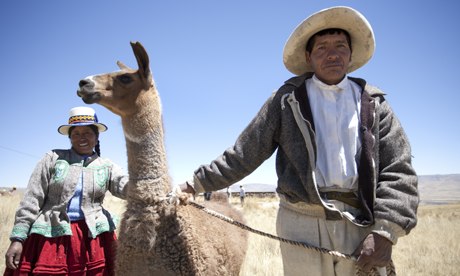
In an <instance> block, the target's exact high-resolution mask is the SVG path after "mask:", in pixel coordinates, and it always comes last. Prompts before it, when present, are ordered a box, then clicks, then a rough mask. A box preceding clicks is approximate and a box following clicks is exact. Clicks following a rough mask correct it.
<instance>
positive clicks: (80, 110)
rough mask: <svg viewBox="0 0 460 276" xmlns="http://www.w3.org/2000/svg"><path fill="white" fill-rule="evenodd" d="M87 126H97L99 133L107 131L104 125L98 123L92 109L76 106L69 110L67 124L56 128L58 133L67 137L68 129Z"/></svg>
mask: <svg viewBox="0 0 460 276" xmlns="http://www.w3.org/2000/svg"><path fill="white" fill-rule="evenodd" d="M89 125H95V126H97V129H98V130H99V132H104V131H106V130H107V126H106V125H104V124H101V123H99V122H98V120H97V116H96V112H95V111H94V109H92V108H91V107H86V106H78V107H74V108H72V109H71V110H70V112H69V124H67V125H62V126H60V127H59V128H58V132H59V133H60V134H62V135H69V129H70V128H71V127H74V126H89Z"/></svg>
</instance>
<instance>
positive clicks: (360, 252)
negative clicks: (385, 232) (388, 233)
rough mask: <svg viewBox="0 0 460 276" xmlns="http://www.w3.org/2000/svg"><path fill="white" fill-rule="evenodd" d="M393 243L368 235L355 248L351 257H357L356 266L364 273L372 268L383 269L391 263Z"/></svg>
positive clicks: (374, 235) (381, 237)
mask: <svg viewBox="0 0 460 276" xmlns="http://www.w3.org/2000/svg"><path fill="white" fill-rule="evenodd" d="M392 249H393V243H392V242H391V241H390V240H388V239H387V238H385V237H383V236H380V235H379V234H376V233H370V234H369V235H368V236H367V237H366V238H365V239H364V240H363V241H362V242H361V244H360V245H359V246H358V248H356V250H355V252H354V253H353V255H355V256H358V261H357V264H358V266H360V267H361V268H362V269H363V271H364V272H369V271H371V269H372V268H373V267H376V266H377V267H382V266H383V267H384V266H386V265H387V264H388V263H389V262H390V261H391V251H392Z"/></svg>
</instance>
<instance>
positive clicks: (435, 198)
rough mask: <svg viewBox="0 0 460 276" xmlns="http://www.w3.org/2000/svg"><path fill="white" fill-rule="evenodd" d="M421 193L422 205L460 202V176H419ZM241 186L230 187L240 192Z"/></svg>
mask: <svg viewBox="0 0 460 276" xmlns="http://www.w3.org/2000/svg"><path fill="white" fill-rule="evenodd" d="M418 179H419V183H418V187H419V192H420V200H421V203H422V204H447V203H455V202H460V174H445V175H419V176H418ZM243 186H244V189H245V190H246V192H275V190H276V186H275V185H269V184H261V183H251V184H244V185H243ZM239 189H240V188H239V185H238V184H235V185H232V186H230V191H232V192H238V191H239Z"/></svg>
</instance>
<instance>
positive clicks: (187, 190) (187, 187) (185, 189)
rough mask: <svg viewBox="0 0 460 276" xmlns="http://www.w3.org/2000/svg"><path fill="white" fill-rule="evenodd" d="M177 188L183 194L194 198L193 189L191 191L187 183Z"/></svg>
mask: <svg viewBox="0 0 460 276" xmlns="http://www.w3.org/2000/svg"><path fill="white" fill-rule="evenodd" d="M179 187H180V189H181V191H182V192H183V193H188V194H192V195H193V196H195V189H193V187H192V186H191V185H189V184H188V183H187V182H185V183H182V184H180V185H179Z"/></svg>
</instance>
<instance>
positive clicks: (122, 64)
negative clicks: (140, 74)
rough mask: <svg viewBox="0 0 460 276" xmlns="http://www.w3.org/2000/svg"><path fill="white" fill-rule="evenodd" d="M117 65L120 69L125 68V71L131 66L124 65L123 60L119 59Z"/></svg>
mask: <svg viewBox="0 0 460 276" xmlns="http://www.w3.org/2000/svg"><path fill="white" fill-rule="evenodd" d="M117 65H118V67H120V69H121V70H126V71H128V70H132V69H131V68H129V67H128V66H126V65H125V64H124V63H123V62H121V61H117Z"/></svg>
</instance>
